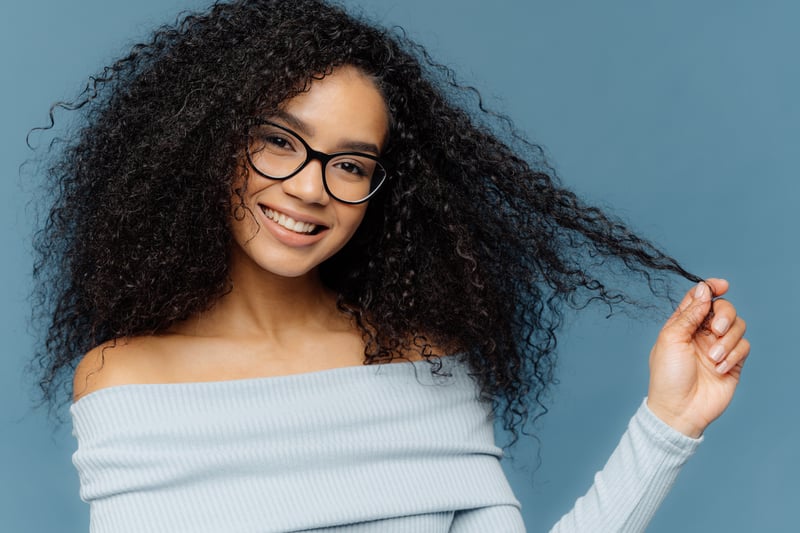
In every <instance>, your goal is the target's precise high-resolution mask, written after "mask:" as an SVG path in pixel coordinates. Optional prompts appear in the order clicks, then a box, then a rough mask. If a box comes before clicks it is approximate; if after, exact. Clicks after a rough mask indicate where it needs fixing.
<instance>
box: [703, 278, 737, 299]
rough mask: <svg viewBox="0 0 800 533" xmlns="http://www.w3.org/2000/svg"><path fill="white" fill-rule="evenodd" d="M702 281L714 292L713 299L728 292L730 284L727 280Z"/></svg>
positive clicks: (709, 279) (710, 279)
mask: <svg viewBox="0 0 800 533" xmlns="http://www.w3.org/2000/svg"><path fill="white" fill-rule="evenodd" d="M703 281H705V282H706V284H707V285H708V286H709V287H710V288H711V290H712V291H713V292H714V298H717V297H719V296H722V295H723V294H725V293H726V292H728V289H729V288H730V283H728V280H726V279H722V278H708V279H706V280H703Z"/></svg>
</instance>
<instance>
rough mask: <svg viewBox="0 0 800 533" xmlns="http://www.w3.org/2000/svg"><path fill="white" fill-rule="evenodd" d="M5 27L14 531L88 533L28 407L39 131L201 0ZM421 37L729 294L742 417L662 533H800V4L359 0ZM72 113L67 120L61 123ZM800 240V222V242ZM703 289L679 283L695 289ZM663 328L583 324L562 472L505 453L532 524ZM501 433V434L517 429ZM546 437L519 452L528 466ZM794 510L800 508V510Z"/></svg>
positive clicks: (549, 429) (613, 431) (573, 181)
mask: <svg viewBox="0 0 800 533" xmlns="http://www.w3.org/2000/svg"><path fill="white" fill-rule="evenodd" d="M8 4H10V5H6V6H5V7H4V14H3V18H2V21H1V22H0V54H2V56H1V57H2V72H3V83H2V84H1V85H0V91H2V98H0V101H2V108H3V110H2V116H3V120H2V125H0V134H1V135H2V141H1V142H0V164H2V182H1V183H2V191H1V192H0V202H2V208H1V209H0V217H2V223H0V242H2V250H3V253H4V254H5V258H6V260H5V261H4V262H3V263H2V266H0V271H1V272H2V274H3V279H5V280H6V281H5V282H4V283H3V284H2V296H1V297H0V302H2V305H1V306H0V313H1V314H2V320H0V328H2V329H0V340H1V341H2V346H3V350H2V352H3V357H2V359H0V365H2V366H1V367H0V428H2V429H1V430H0V431H2V439H0V458H1V459H0V461H2V464H1V465H0V476H2V477H1V478H0V481H1V483H0V529H2V530H3V531H13V532H17V531H36V532H39V531H59V532H71V531H86V530H87V529H88V507H87V506H86V505H85V504H83V503H82V502H81V501H80V499H79V498H78V479H77V475H76V473H75V472H74V469H73V466H72V464H71V461H70V459H71V458H70V456H71V453H72V452H73V451H74V447H75V442H74V440H73V438H72V437H71V435H70V434H69V430H70V428H69V425H68V424H67V425H66V426H65V427H64V428H62V429H61V430H60V431H58V432H56V433H53V431H52V428H51V427H50V426H49V425H48V421H47V419H46V417H45V415H44V413H42V412H38V411H31V410H30V407H29V406H30V401H29V397H30V391H31V389H32V387H33V384H32V382H31V381H30V379H28V378H26V377H24V376H23V374H22V367H23V365H24V363H25V361H26V360H27V359H28V358H29V357H30V353H31V345H32V342H33V341H32V339H31V336H30V334H29V333H28V330H27V325H26V323H27V320H28V314H29V311H28V309H29V304H28V302H27V295H28V292H29V290H30V270H31V267H30V263H31V260H30V245H29V244H28V242H29V237H30V234H31V231H32V226H31V212H30V209H29V208H28V207H27V206H26V204H27V202H29V200H30V199H31V198H30V192H29V191H30V189H31V187H30V184H31V180H32V179H33V178H32V176H31V175H32V172H31V171H25V170H24V171H23V172H22V174H21V175H20V171H19V165H20V164H21V163H22V162H23V161H25V160H26V158H28V157H30V156H31V153H30V152H29V151H28V150H27V149H26V147H25V144H24V138H25V134H26V132H27V131H28V129H29V128H31V127H33V126H37V125H43V124H45V123H46V117H47V108H48V106H49V104H50V103H51V102H53V101H55V100H57V99H60V98H70V97H73V96H74V95H75V94H76V93H77V91H78V90H79V89H80V88H81V87H82V86H83V84H84V83H85V81H86V79H87V77H88V75H90V74H93V73H95V72H96V71H97V70H99V68H100V67H101V66H102V65H104V64H106V63H107V62H109V61H111V60H112V59H113V58H115V57H116V56H118V55H120V54H121V53H122V52H124V50H125V49H126V46H128V45H130V44H132V42H133V41H134V40H136V39H137V38H143V37H144V36H145V35H146V34H147V33H148V31H149V30H150V29H151V28H153V27H155V26H156V25H158V24H161V23H163V22H169V21H172V20H173V19H174V15H175V14H176V13H177V11H178V10H179V9H183V8H191V9H193V8H201V7H204V5H205V2H198V1H192V0H139V1H138V2H135V3H134V2H128V1H122V0H102V1H101V0H91V1H90V0H80V1H74V2H60V1H58V0H27V1H26V2H13V3H8ZM347 5H351V6H356V5H357V6H360V9H363V10H364V11H365V12H366V13H368V14H370V15H371V16H373V17H374V18H375V19H376V20H378V21H380V22H382V23H385V24H399V25H401V26H403V27H405V28H406V29H407V30H408V31H409V33H410V35H411V36H412V37H413V38H416V39H418V40H419V41H421V42H422V43H424V44H426V45H427V46H428V47H429V48H430V50H431V51H432V53H433V54H434V56H435V57H437V58H438V59H439V60H440V61H442V62H444V63H446V64H450V65H451V66H453V67H454V68H455V69H456V71H457V72H459V73H460V79H461V80H462V81H464V82H467V83H471V84H474V85H475V86H476V87H478V88H479V89H480V90H481V91H482V93H483V94H484V96H485V97H486V99H487V101H488V104H489V105H490V106H491V107H492V108H494V109H496V110H499V111H502V112H505V113H507V114H509V115H510V116H512V117H513V118H514V119H515V121H516V124H517V126H518V127H519V128H520V129H521V130H522V131H524V132H525V133H526V135H527V136H528V137H529V138H530V139H532V140H534V141H536V142H539V143H541V144H542V145H543V146H544V147H545V149H546V151H547V154H548V156H549V157H550V160H551V161H552V162H553V163H554V165H555V166H556V167H557V169H558V171H559V174H560V175H561V176H562V177H563V179H564V181H565V183H566V184H567V185H568V186H570V187H572V188H574V189H575V190H576V191H578V192H579V193H580V194H582V195H583V196H585V197H586V198H587V199H589V200H591V201H593V202H596V203H599V204H601V205H603V206H611V207H612V208H613V210H614V212H615V213H617V214H618V215H620V216H622V217H623V218H624V219H626V220H627V221H629V222H630V224H631V225H632V226H633V227H634V228H635V229H637V230H638V231H640V232H641V233H643V234H644V235H646V236H648V237H650V238H652V239H653V240H655V241H656V242H657V243H659V244H660V245H662V246H663V247H665V248H666V249H667V250H669V251H670V252H671V253H672V254H673V255H674V256H675V257H677V258H678V259H679V260H681V261H682V262H683V263H684V264H685V265H686V266H687V268H688V269H689V270H690V271H693V272H696V273H698V274H700V275H702V276H706V277H709V276H718V277H725V278H727V279H729V280H730V281H731V286H732V288H731V291H730V299H731V300H733V301H734V303H735V304H736V305H737V307H738V309H739V310H740V312H741V314H742V315H743V316H744V317H745V318H746V319H747V321H748V325H749V326H748V327H749V329H748V335H747V336H748V338H749V339H750V340H751V342H752V346H753V349H752V355H751V358H750V359H749V361H748V364H747V366H746V368H745V373H744V376H743V383H742V384H741V386H740V389H739V391H738V393H737V396H736V397H735V399H734V401H733V404H732V405H731V407H730V409H729V411H728V412H727V413H726V414H725V415H724V416H723V417H722V418H721V419H719V420H718V421H717V422H716V423H715V424H714V425H713V426H711V428H709V429H708V431H707V432H706V441H705V443H704V444H703V445H702V446H701V447H700V449H699V451H698V453H697V455H696V456H695V457H694V458H692V460H691V461H690V463H689V464H688V465H687V466H686V467H685V469H684V471H683V472H682V474H681V476H680V478H679V480H678V482H677V484H676V486H675V487H674V489H673V491H672V493H671V494H670V495H669V496H668V498H667V500H666V501H665V503H664V505H663V507H662V508H661V509H660V510H659V512H658V514H657V515H656V517H655V519H654V521H653V523H652V526H651V528H650V529H649V531H653V532H672V531H682V532H700V531H703V532H707V531H727V532H752V531H797V530H798V529H797V527H798V526H797V525H796V519H795V518H794V514H793V512H794V511H795V507H796V505H797V502H798V497H800V489H798V488H797V480H798V479H800V461H798V459H797V450H798V440H800V424H798V415H797V408H798V404H799V403H800V402H798V399H797V394H796V387H795V383H796V380H797V376H800V358H799V357H798V349H797V341H796V340H795V337H794V335H793V334H792V333H791V331H792V329H794V328H797V324H798V318H800V317H798V313H797V311H796V301H797V300H798V290H797V283H796V274H797V267H796V265H797V264H798V260H799V259H800V254H798V246H797V238H796V232H797V230H798V228H800V224H798V222H799V220H798V219H799V218H800V217H799V216H798V208H797V205H796V204H797V200H798V184H797V183H798V179H797V178H798V163H797V160H798V155H799V154H800V150H798V146H797V145H798V141H800V104H798V95H800V67H799V66H798V55H797V54H798V50H800V32H798V30H797V27H798V22H800V4H798V3H796V2H791V1H789V0H786V1H782V2H781V1H770V0H765V1H762V2H744V1H725V2H722V1H709V2H690V1H687V0H679V1H673V2H655V1H641V0H640V1H633V0H631V1H609V2H591V1H588V0H585V1H561V2H553V1H550V2H544V1H531V2H522V1H519V2H511V1H500V0H496V1H494V2H491V3H487V2H484V1H480V2H478V1H472V0H469V1H465V0H445V1H436V2H432V1H430V0H425V1H422V0H403V1H400V0H388V1H377V0H358V1H357V2H356V1H355V0H354V1H351V2H348V3H347ZM62 116H63V115H62ZM792 228H794V229H792ZM683 288H688V285H686V287H684V286H681V289H682V290H683ZM668 312H669V310H668V309H666V308H664V309H662V311H661V314H660V315H657V316H646V317H644V318H639V319H634V318H631V317H627V316H624V315H620V316H617V317H615V318H613V319H611V320H606V319H604V318H603V316H602V315H603V313H602V310H601V309H595V310H590V311H588V312H585V313H582V314H580V315H577V316H574V317H572V319H571V321H570V324H569V329H568V330H567V331H566V332H565V334H564V335H563V336H562V343H561V344H560V352H559V353H560V357H561V358H560V369H559V378H560V380H561V384H560V385H559V386H558V387H557V388H555V389H554V392H553V395H552V399H551V405H552V411H551V413H550V414H548V415H547V416H546V417H545V418H544V419H543V420H542V421H541V422H540V423H539V425H538V426H537V428H536V430H537V434H538V435H539V437H540V439H541V446H540V448H539V451H540V452H541V457H542V465H541V467H539V469H538V470H536V471H535V473H534V474H533V478H532V479H531V472H530V471H518V470H516V469H514V468H512V467H511V465H509V464H508V463H507V462H504V466H505V468H506V471H507V474H508V476H509V479H510V481H511V483H512V485H513V487H514V490H515V492H516V494H517V497H518V499H519V500H520V501H521V502H522V504H523V514H524V517H525V521H526V524H527V527H528V529H529V531H532V532H533V531H544V530H546V529H547V528H548V527H549V526H550V525H552V524H553V523H554V522H555V521H556V520H557V519H558V518H559V516H560V515H561V514H563V513H564V512H566V511H567V510H568V509H569V508H570V507H571V505H572V502H573V501H574V499H575V498H576V497H577V496H579V495H580V494H582V493H583V492H584V491H585V490H586V489H587V488H588V486H589V484H590V483H591V478H592V475H593V473H594V472H595V471H596V470H597V469H599V468H601V467H602V465H603V463H604V462H605V460H606V458H607V457H608V454H609V453H610V452H611V450H612V449H613V448H614V446H615V445H616V442H617V440H618V439H619V437H620V435H621V434H622V432H623V431H624V428H625V425H626V423H627V420H628V418H629V417H630V416H631V415H632V414H633V412H634V411H635V409H636V407H637V406H638V405H639V403H640V401H641V399H642V397H643V396H644V395H645V393H646V388H647V356H648V353H649V349H650V346H651V344H652V342H653V340H654V338H655V335H656V333H657V331H658V329H659V328H660V323H661V321H662V319H663V315H665V314H667V313H668ZM498 437H502V436H501V435H498ZM536 453H537V447H536V444H535V442H533V441H532V440H531V439H529V438H525V440H524V441H523V442H522V444H521V445H519V447H518V448H517V450H516V451H515V455H516V456H517V457H518V461H519V463H521V464H523V465H528V470H530V469H531V468H532V467H533V466H534V465H535V464H536ZM790 513H792V514H790Z"/></svg>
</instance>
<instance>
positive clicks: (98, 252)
mask: <svg viewBox="0 0 800 533" xmlns="http://www.w3.org/2000/svg"><path fill="white" fill-rule="evenodd" d="M459 96H460V92H459V88H458V86H457V85H455V84H454V83H453V82H452V81H451V76H450V74H449V71H447V69H444V68H442V67H439V66H437V65H435V64H433V63H431V62H430V61H429V60H428V59H427V56H426V55H425V52H424V50H422V49H421V48H420V47H418V46H416V45H414V44H413V43H410V42H408V41H407V40H406V39H404V38H402V37H397V36H394V35H392V34H390V33H389V32H386V31H384V30H381V29H378V28H374V27H371V26H370V25H368V24H365V23H364V22H361V21H359V20H355V19H353V18H351V17H349V16H348V15H346V14H345V13H344V12H343V11H341V10H340V9H338V8H336V7H331V6H328V5H326V4H324V3H321V2H319V1H313V0H303V1H292V2H279V1H266V0H265V1H237V2H231V3H226V4H217V5H215V6H214V7H212V8H211V10H210V11H209V12H208V13H206V14H201V15H193V16H188V17H186V18H185V19H184V20H182V21H181V22H180V23H179V24H177V25H176V26H174V27H164V28H161V29H159V30H158V31H157V32H156V33H155V34H154V36H153V38H152V40H151V41H150V42H149V43H146V44H142V45H137V46H135V47H134V48H133V49H132V51H131V53H130V54H129V55H128V56H126V57H124V58H122V59H120V60H119V61H117V62H116V63H114V64H113V65H111V66H110V67H108V68H107V69H105V71H104V72H103V73H102V75H100V76H98V77H96V78H95V79H94V80H93V82H92V84H91V85H90V87H89V88H88V90H87V92H86V93H84V95H83V96H82V97H81V98H80V99H79V100H78V101H76V102H73V103H71V104H64V106H65V107H70V108H75V109H79V110H81V112H82V113H83V118H84V122H83V127H82V129H81V130H80V132H79V133H78V134H77V135H76V136H75V139H74V141H73V142H72V143H70V144H68V145H67V146H66V147H64V149H63V151H61V152H60V154H59V157H58V159H57V160H56V161H54V163H53V165H52V166H51V170H50V175H51V178H52V183H53V184H54V194H55V197H54V198H53V199H52V202H53V203H52V205H53V208H52V210H51V213H50V217H49V219H48V221H47V225H46V226H45V227H44V228H43V230H42V231H41V232H40V234H39V238H38V241H37V249H38V250H39V253H40V258H39V262H38V263H37V276H38V279H39V283H40V285H39V287H40V295H41V296H42V300H41V301H42V302H43V304H42V306H41V307H40V309H41V310H42V311H43V312H48V313H50V316H51V322H50V327H49V331H48V336H47V340H46V343H45V345H44V346H43V348H42V351H41V352H40V355H39V359H38V360H39V362H40V363H41V365H42V367H43V378H42V382H41V384H42V387H43V391H44V393H45V396H46V397H47V398H49V399H51V400H55V399H56V398H57V397H58V393H59V391H60V390H61V385H62V384H65V383H69V381H66V382H65V380H64V378H65V377H67V376H70V375H72V378H73V379H72V380H71V382H72V391H71V392H72V398H73V404H72V406H71V408H70V409H71V413H72V416H73V423H74V428H75V434H76V436H77V438H78V444H79V447H78V451H77V452H76V454H75V458H74V461H75V464H76V466H77V467H78V470H79V473H80V475H81V496H82V498H83V499H85V500H86V501H89V502H90V503H91V516H92V528H93V531H299V530H308V529H327V530H335V529H336V528H339V529H340V530H347V531H454V532H461V533H464V532H468V531H523V530H524V525H523V524H522V520H521V515H520V513H519V508H520V504H519V502H518V501H517V500H516V499H515V498H514V496H513V494H512V493H511V491H510V488H509V486H508V483H507V482H506V480H505V478H504V476H503V473H502V470H501V469H500V467H499V458H500V456H501V454H502V452H501V450H500V449H499V448H497V447H496V446H495V445H494V440H493V434H492V423H491V416H490V415H492V416H493V415H499V416H501V417H502V418H503V420H504V423H505V427H506V428H507V429H509V430H510V431H512V433H513V435H514V436H515V438H516V436H517V434H518V430H519V429H520V428H521V427H522V426H523V425H524V423H525V422H526V421H527V420H529V419H530V418H531V417H534V416H536V415H537V414H539V413H540V412H541V410H542V408H543V406H542V405H541V402H540V398H541V395H542V393H543V392H545V390H546V388H547V386H548V384H549V383H550V382H551V381H552V371H553V364H554V358H553V353H554V348H555V343H556V336H555V332H556V330H557V329H558V327H559V325H560V319H561V314H560V311H561V309H562V306H563V305H564V304H567V305H572V306H580V305H583V304H584V303H585V302H586V301H587V300H593V299H599V300H601V301H602V302H604V303H606V304H608V305H609V306H614V305H617V304H631V303H634V302H632V300H631V299H630V298H629V297H628V296H627V295H626V294H624V293H623V292H619V291H617V290H615V289H613V288H612V287H610V286H608V282H607V279H609V278H610V277H611V276H609V273H610V272H612V271H615V272H619V271H620V269H622V271H625V272H629V273H630V275H631V276H640V277H643V278H644V279H646V280H647V281H648V282H651V283H650V285H651V286H657V284H655V283H652V282H654V281H656V280H658V279H659V276H660V275H663V274H672V273H677V274H679V275H682V276H684V277H686V278H687V279H690V280H692V281H694V282H696V283H697V285H696V286H695V287H694V288H692V289H691V290H690V291H689V292H687V294H686V296H685V298H684V299H683V301H682V302H681V303H680V305H679V306H678V308H677V310H676V311H675V313H674V314H673V316H672V317H671V318H670V319H669V320H668V321H667V323H666V324H665V326H664V328H663V330H662V332H661V333H660V335H659V337H658V339H657V340H656V342H655V345H654V347H653V350H652V352H651V382H650V387H649V391H648V396H647V398H646V400H645V401H644V402H643V403H642V406H641V408H640V409H639V410H638V411H637V413H636V414H635V415H634V417H633V419H632V421H631V425H630V426H629V429H628V431H627V432H626V434H625V435H624V436H623V439H622V440H621V442H620V445H619V447H618V448H617V450H615V452H614V454H613V455H612V457H611V459H610V460H609V462H608V464H607V465H606V467H605V468H604V470H603V471H602V472H601V473H600V474H599V475H598V477H597V478H596V482H595V485H594V486H593V487H592V488H591V489H590V490H589V492H588V493H587V494H586V495H585V496H584V497H583V498H581V499H580V500H579V501H578V502H577V503H576V505H575V507H574V509H573V510H572V511H570V512H569V513H567V514H566V515H565V516H564V517H563V518H562V520H561V521H559V523H558V524H557V525H556V526H555V527H554V530H556V531H641V530H643V529H644V528H645V527H646V525H647V523H648V521H649V519H650V517H651V516H652V514H653V513H654V512H655V510H656V508H657V507H658V504H659V503H660V501H661V499H662V498H663V496H664V495H665V494H666V492H667V490H668V489H669V487H670V485H671V483H672V481H673V480H674V478H675V476H676V475H677V473H678V471H679V469H680V466H681V465H682V464H683V463H684V462H685V460H686V459H687V458H688V457H689V456H690V455H691V453H692V452H693V450H694V449H695V447H696V446H697V445H698V444H699V442H700V440H701V438H700V437H701V435H702V433H703V431H704V429H705V428H706V427H707V425H708V424H709V423H710V422H712V421H713V420H714V419H715V418H717V417H718V416H719V415H720V414H721V413H722V412H723V411H724V409H725V408H726V407H727V405H728V403H729V402H730V399H731V397H732V394H733V392H734V390H735V387H736V384H737V382H738V378H739V375H740V372H741V368H742V364H743V362H744V360H745V358H746V357H747V355H748V353H749V345H748V343H747V341H746V340H745V339H744V338H743V335H744V330H745V325H744V321H743V320H742V319H741V318H740V317H738V315H737V313H736V310H735V309H734V307H733V306H732V305H731V304H730V303H729V302H727V301H725V300H723V299H719V298H716V297H719V296H722V295H723V294H724V293H725V292H726V291H727V289H728V284H727V282H726V281H724V280H720V279H708V280H701V279H700V278H697V277H695V276H693V275H691V274H689V273H688V272H686V271H685V270H683V269H682V268H681V267H680V266H679V265H678V263H677V262H676V261H675V260H673V259H672V258H670V257H668V256H666V255H665V254H663V253H662V252H661V251H659V250H657V249H656V248H654V247H653V246H652V245H650V244H649V243H648V242H647V241H645V240H643V239H641V238H639V237H637V236H636V235H634V234H632V233H631V232H630V231H628V230H627V229H626V228H625V227H624V225H622V224H620V223H619V222H617V221H615V220H612V219H610V218H609V217H608V216H607V215H605V214H604V213H602V212H601V211H599V210H597V209H595V208H593V207H591V206H587V205H585V204H583V203H582V202H580V201H579V200H578V199H577V198H576V197H575V196H574V195H573V194H572V193H571V192H569V191H567V190H565V189H563V188H562V187H560V186H559V185H558V184H557V182H556V181H555V179H554V178H553V177H552V176H551V175H550V171H549V169H548V167H547V166H546V165H544V164H543V163H541V162H537V160H536V155H537V148H536V147H535V146H532V145H529V144H527V143H525V142H524V141H521V140H519V139H512V140H510V141H509V142H508V143H506V142H503V141H502V140H501V138H500V133H499V132H493V131H492V128H491V126H490V125H487V124H486V123H487V122H490V120H489V119H491V118H492V116H486V115H485V114H482V115H477V116H472V115H470V114H469V113H468V112H467V111H466V110H464V109H461V108H460V107H458V106H457V105H456V104H455V102H456V101H457V100H458V99H459ZM499 122H500V125H504V124H503V119H502V118H500V120H499ZM511 144H514V145H515V146H516V147H515V148H512V147H511ZM364 363H368V364H367V365H365V364H364ZM382 363H392V364H388V365H384V364H382ZM429 363H430V364H429ZM512 444H513V442H512Z"/></svg>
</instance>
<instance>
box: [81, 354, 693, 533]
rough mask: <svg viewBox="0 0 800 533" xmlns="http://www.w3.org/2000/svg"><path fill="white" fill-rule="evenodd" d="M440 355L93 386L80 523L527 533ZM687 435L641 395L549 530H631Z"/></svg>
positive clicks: (470, 392) (474, 405) (462, 379)
mask: <svg viewBox="0 0 800 533" xmlns="http://www.w3.org/2000/svg"><path fill="white" fill-rule="evenodd" d="M442 362H443V371H450V372H451V373H452V377H451V378H442V377H437V376H433V375H431V372H430V367H429V365H428V363H426V362H425V361H418V362H414V363H410V362H404V363H395V364H389V365H371V366H356V367H344V368H336V369H331V370H323V371H318V372H311V373H305V374H294V375H288V376H277V377H266V378H255V379H245V380H235V381H217V382H208V383H174V384H148V385H141V384H138V385H122V386H115V387H110V388H106V389H101V390H99V391H97V392H94V393H91V394H89V395H87V396H85V397H83V398H81V399H80V400H78V401H77V402H75V403H74V404H73V405H72V406H71V408H70V412H71V414H72V418H73V434H74V435H75V436H76V438H77V440H78V450H77V451H76V452H75V454H74V456H73V462H74V464H75V466H76V467H77V469H78V473H79V474H80V480H81V498H82V499H83V500H84V501H86V502H88V503H90V513H91V532H92V533H107V532H109V533H110V532H114V533H125V532H148V533H156V532H170V533H178V532H184V531H185V532H191V533H203V532H214V533H219V532H228V531H230V532H278V531H281V532H282V531H304V530H308V529H315V528H320V529H322V530H323V531H326V532H329V531H337V532H345V531H346V532H354V533H355V532H363V533H366V532H381V533H400V532H404V533H411V532H413V533H420V532H424V533H428V532H431V533H433V532H452V533H487V532H508V533H519V532H524V531H525V526H524V524H523V522H522V516H521V514H520V503H519V501H518V500H517V499H516V498H515V497H514V494H513V492H512V490H511V487H510V486H509V484H508V482H507V480H506V478H505V475H504V473H503V470H502V468H501V466H500V458H501V457H502V450H501V449H500V448H498V447H497V446H496V445H495V441H494V431H493V424H492V419H491V415H490V412H489V411H490V410H489V406H488V405H487V404H485V403H484V402H481V401H479V399H478V388H477V385H476V383H475V381H474V380H473V378H471V377H470V376H469V375H468V373H467V372H468V369H467V365H466V363H464V362H463V361H461V359H460V358H457V357H456V356H453V357H445V358H442ZM699 442H700V439H698V440H694V439H690V438H688V437H685V436H683V435H681V434H680V433H678V432H676V431H675V430H673V429H672V428H670V427H669V426H667V425H665V424H664V423H663V422H661V421H660V420H658V419H657V418H656V417H655V416H654V415H653V414H652V413H651V412H650V411H649V410H648V409H647V407H646V404H644V403H643V404H642V407H640V409H639V410H638V412H637V413H636V415H635V416H634V417H633V419H632V420H631V424H630V426H629V428H628V431H627V432H626V433H625V435H624V436H623V438H622V440H621V442H620V444H619V446H618V447H617V449H616V450H615V451H614V454H613V455H612V457H611V459H610V460H609V462H608V464H607V465H606V467H605V468H604V469H603V471H602V472H600V473H598V474H597V476H596V477H595V484H594V485H593V486H592V488H591V489H590V490H589V492H588V493H587V494H586V495H585V496H584V497H583V498H581V499H579V500H578V502H577V503H576V505H575V507H574V509H573V510H572V511H570V513H568V514H567V515H565V516H564V517H563V518H562V519H561V521H559V523H558V524H556V526H555V527H554V528H553V531H557V532H573V531H602V532H612V531H631V532H633V531H643V530H644V528H645V526H646V525H647V523H648V522H649V521H650V519H651V517H652V515H653V513H654V512H655V510H656V509H657V507H658V505H659V504H660V502H661V500H662V499H663V497H664V496H665V495H666V493H667V491H668V490H669V488H670V486H671V485H672V483H673V481H674V479H675V476H676V475H677V473H678V471H679V469H680V467H681V465H682V464H683V463H684V462H685V461H686V459H687V458H688V457H689V456H690V455H691V454H692V453H693V451H694V449H695V448H696V446H697V444H698V443H699Z"/></svg>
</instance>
